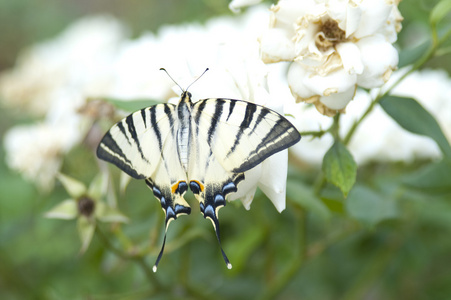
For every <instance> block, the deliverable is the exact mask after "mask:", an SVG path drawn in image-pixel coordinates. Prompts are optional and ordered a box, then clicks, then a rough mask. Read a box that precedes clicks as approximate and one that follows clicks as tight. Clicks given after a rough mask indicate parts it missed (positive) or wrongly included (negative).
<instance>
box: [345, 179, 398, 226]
mask: <svg viewBox="0 0 451 300" xmlns="http://www.w3.org/2000/svg"><path fill="white" fill-rule="evenodd" d="M346 210H347V212H348V214H349V215H350V216H352V217H353V218H355V219H357V220H359V221H361V222H363V223H365V224H368V225H375V224H377V223H378V222H380V221H382V220H385V219H392V218H396V217H397V216H398V212H399V211H398V206H397V203H396V202H395V201H393V200H392V199H391V198H388V197H386V196H385V195H381V194H378V193H376V192H374V191H372V190H370V189H369V188H366V187H363V186H359V185H356V186H355V187H354V188H353V189H352V191H351V192H350V193H349V195H348V198H347V199H346Z"/></svg>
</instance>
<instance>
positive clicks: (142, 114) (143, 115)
mask: <svg viewBox="0 0 451 300" xmlns="http://www.w3.org/2000/svg"><path fill="white" fill-rule="evenodd" d="M141 117H142V119H143V123H144V127H147V120H146V109H141Z"/></svg>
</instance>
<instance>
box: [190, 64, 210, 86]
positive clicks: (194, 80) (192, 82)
mask: <svg viewBox="0 0 451 300" xmlns="http://www.w3.org/2000/svg"><path fill="white" fill-rule="evenodd" d="M208 70H209V69H208V68H206V69H205V71H203V72H202V74H200V76H199V77H197V78H196V79H195V80H194V81H193V82H191V84H190V85H188V87H187V88H186V90H188V89H189V87H190V86H192V85H193V84H194V83H195V82H196V81H198V80H199V78H201V77H202V76H203V75H204V74H205V73H206V72H207V71H208Z"/></svg>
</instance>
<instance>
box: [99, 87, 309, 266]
mask: <svg viewBox="0 0 451 300" xmlns="http://www.w3.org/2000/svg"><path fill="white" fill-rule="evenodd" d="M299 140H300V135H299V133H298V132H297V130H296V128H295V127H294V126H293V125H292V124H291V123H290V122H289V121H288V120H286V119H285V118H284V117H283V116H281V115H279V114H278V113H276V112H274V111H272V110H270V109H268V108H265V107H263V106H259V105H256V104H253V103H249V102H245V101H241V100H234V99H221V98H220V99H214V98H212V99H204V100H199V101H197V102H195V103H193V102H192V101H191V94H190V93H189V92H187V91H184V92H183V93H182V95H181V99H180V101H179V103H178V104H177V105H173V104H169V103H166V104H158V105H155V106H151V107H147V108H144V109H142V110H140V111H137V112H135V113H133V114H131V115H129V116H127V117H126V118H124V119H123V120H121V121H120V122H118V123H117V124H116V125H114V126H113V127H112V128H111V129H110V130H109V131H108V132H107V133H106V134H105V136H104V137H103V139H102V140H101V142H100V144H99V147H98V148H97V156H98V157H99V158H101V159H103V160H106V161H108V162H111V163H113V164H115V165H116V166H117V167H119V168H120V169H121V170H123V171H124V172H125V173H127V174H128V175H130V176H132V177H134V178H136V179H145V181H146V184H147V185H148V186H149V188H150V189H151V190H152V191H153V193H154V196H155V197H156V198H157V199H158V200H159V201H160V204H161V207H162V209H163V211H164V212H165V215H166V218H165V223H166V229H167V227H168V225H169V223H170V222H171V221H172V220H175V219H177V217H178V216H179V215H183V214H189V213H190V212H191V208H190V207H189V205H188V203H187V202H186V201H185V200H184V198H183V195H184V193H185V192H186V191H187V190H188V188H190V189H191V191H192V192H193V194H194V195H195V197H196V199H197V200H198V201H199V205H200V211H201V212H202V214H203V216H204V218H208V219H210V220H211V222H212V224H213V226H214V228H215V231H216V236H217V239H218V241H219V243H220V238H219V222H218V211H219V209H220V208H221V207H223V206H225V205H226V197H227V195H228V194H230V193H233V192H236V191H237V190H238V184H239V183H240V182H241V181H242V180H244V179H245V176H244V172H246V171H248V170H250V169H251V168H253V167H255V166H256V165H258V164H259V163H261V162H262V161H264V160H265V159H266V158H268V157H269V156H271V155H272V154H274V153H277V152H279V151H281V150H284V149H286V148H288V147H289V146H291V145H293V144H295V143H297V142H298V141H299ZM165 241H166V235H165V238H164V242H163V247H162V250H161V252H160V255H159V257H158V259H157V263H156V265H157V264H158V261H159V260H160V258H161V255H162V253H163V248H164V243H165ZM221 252H222V254H223V257H224V260H225V261H226V263H227V265H228V267H229V268H230V267H231V265H230V263H229V262H228V259H227V257H226V255H225V253H224V251H223V250H222V248H221ZM156 265H155V270H156Z"/></svg>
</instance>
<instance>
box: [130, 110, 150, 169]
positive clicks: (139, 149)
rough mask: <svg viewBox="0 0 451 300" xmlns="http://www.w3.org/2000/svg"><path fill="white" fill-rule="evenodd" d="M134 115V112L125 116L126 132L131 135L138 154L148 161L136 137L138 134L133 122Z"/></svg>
mask: <svg viewBox="0 0 451 300" xmlns="http://www.w3.org/2000/svg"><path fill="white" fill-rule="evenodd" d="M134 115H135V114H131V115H129V116H128V117H127V118H125V123H126V124H127V127H128V132H129V133H130V135H131V136H132V138H133V141H134V142H135V144H136V148H137V149H138V151H139V154H141V158H142V159H143V160H145V161H147V162H148V160H147V158H146V157H145V156H144V153H143V150H142V149H141V144H140V141H139V138H138V134H137V133H136V128H135V122H134V121H133V116H134Z"/></svg>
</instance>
